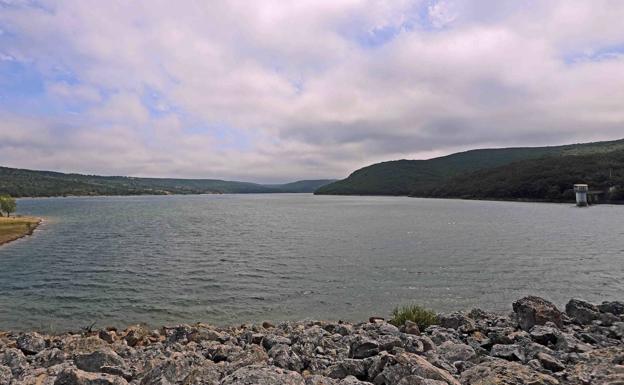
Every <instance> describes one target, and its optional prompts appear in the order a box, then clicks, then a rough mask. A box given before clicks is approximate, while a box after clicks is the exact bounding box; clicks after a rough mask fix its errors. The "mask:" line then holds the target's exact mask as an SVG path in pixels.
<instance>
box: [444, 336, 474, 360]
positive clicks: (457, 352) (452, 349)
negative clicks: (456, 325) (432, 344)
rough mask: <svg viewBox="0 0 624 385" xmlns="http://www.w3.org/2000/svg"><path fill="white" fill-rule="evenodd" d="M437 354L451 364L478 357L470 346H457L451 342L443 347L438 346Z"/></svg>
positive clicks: (447, 342)
mask: <svg viewBox="0 0 624 385" xmlns="http://www.w3.org/2000/svg"><path fill="white" fill-rule="evenodd" d="M437 352H438V354H439V355H440V356H441V357H442V358H443V359H444V360H445V361H446V362H448V363H450V364H452V363H454V362H455V361H469V360H471V359H473V358H474V357H475V355H476V354H475V351H474V349H473V348H472V347H470V346H469V345H466V344H456V343H454V342H451V341H446V342H445V343H443V344H442V345H440V346H438V349H437Z"/></svg>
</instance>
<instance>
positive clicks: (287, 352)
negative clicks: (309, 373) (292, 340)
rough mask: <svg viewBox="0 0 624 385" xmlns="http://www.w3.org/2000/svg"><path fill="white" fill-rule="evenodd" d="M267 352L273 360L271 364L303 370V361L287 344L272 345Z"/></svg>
mask: <svg viewBox="0 0 624 385" xmlns="http://www.w3.org/2000/svg"><path fill="white" fill-rule="evenodd" d="M268 354H269V357H270V358H271V359H272V360H273V365H275V366H277V367H280V368H282V369H288V370H294V371H301V370H303V361H302V360H301V358H300V357H299V355H297V353H295V352H293V351H292V349H291V348H290V346H288V345H281V344H280V345H274V346H273V347H272V348H271V350H269V353H268Z"/></svg>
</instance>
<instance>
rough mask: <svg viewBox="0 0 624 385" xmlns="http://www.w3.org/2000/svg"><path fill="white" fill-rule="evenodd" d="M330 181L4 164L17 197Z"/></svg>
mask: <svg viewBox="0 0 624 385" xmlns="http://www.w3.org/2000/svg"><path fill="white" fill-rule="evenodd" d="M326 182H327V181H324V182H323V181H298V182H293V183H288V184H283V185H271V186H265V185H260V184H256V183H247V182H234V181H225V180H218V179H167V178H135V177H122V176H97V175H82V174H64V173H59V172H51V171H33V170H23V169H15V168H8V167H0V195H2V194H9V195H11V196H15V197H26V196H30V197H48V196H68V195H145V194H155V195H166V194H224V193H235V194H246V193H290V192H313V191H314V190H315V189H317V188H318V187H319V186H322V185H323V184H325V183H326Z"/></svg>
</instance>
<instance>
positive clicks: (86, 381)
mask: <svg viewBox="0 0 624 385" xmlns="http://www.w3.org/2000/svg"><path fill="white" fill-rule="evenodd" d="M127 384H128V382H127V381H126V380H124V379H123V378H121V377H117V376H112V375H110V374H102V373H90V372H84V371H82V370H79V369H67V370H64V371H63V372H61V374H60V375H59V376H58V377H57V378H56V381H55V382H54V385H127Z"/></svg>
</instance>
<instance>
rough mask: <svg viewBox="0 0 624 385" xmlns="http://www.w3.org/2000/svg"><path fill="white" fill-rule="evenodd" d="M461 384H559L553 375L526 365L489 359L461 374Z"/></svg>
mask: <svg viewBox="0 0 624 385" xmlns="http://www.w3.org/2000/svg"><path fill="white" fill-rule="evenodd" d="M461 383H462V384H463V385H498V384H500V385H503V384H504V385H528V384H531V385H559V381H557V379H555V378H554V377H551V376H548V375H545V374H542V373H539V372H537V371H535V370H533V369H531V368H530V367H528V366H524V365H521V364H519V363H517V362H509V361H505V360H491V361H486V362H484V363H482V364H479V365H477V366H474V367H472V368H470V369H468V370H466V371H465V372H463V373H462V375H461Z"/></svg>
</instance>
